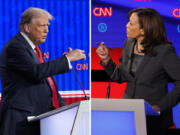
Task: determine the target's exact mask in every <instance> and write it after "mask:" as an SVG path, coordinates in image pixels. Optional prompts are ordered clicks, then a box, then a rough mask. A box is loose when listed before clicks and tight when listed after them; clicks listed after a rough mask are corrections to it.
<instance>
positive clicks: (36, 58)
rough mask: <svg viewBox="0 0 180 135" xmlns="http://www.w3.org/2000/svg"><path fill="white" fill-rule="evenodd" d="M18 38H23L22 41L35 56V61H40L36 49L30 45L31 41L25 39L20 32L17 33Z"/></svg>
mask: <svg viewBox="0 0 180 135" xmlns="http://www.w3.org/2000/svg"><path fill="white" fill-rule="evenodd" d="M17 38H18V39H19V40H21V42H23V44H24V45H25V47H26V48H27V51H28V52H29V53H30V55H31V56H32V57H33V59H34V61H35V62H36V63H40V61H39V59H38V57H37V55H36V53H35V52H34V50H33V49H32V47H31V46H30V45H29V43H28V42H27V41H26V39H24V37H23V36H22V35H21V34H20V32H19V33H18V34H17Z"/></svg>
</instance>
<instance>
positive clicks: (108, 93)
mask: <svg viewBox="0 0 180 135" xmlns="http://www.w3.org/2000/svg"><path fill="white" fill-rule="evenodd" d="M117 68H118V66H116V67H115V69H114V71H113V73H112V75H111V76H110V79H109V85H108V87H107V96H106V97H107V98H108V99H109V97H110V93H111V80H112V78H113V76H114V74H115V72H116V70H117Z"/></svg>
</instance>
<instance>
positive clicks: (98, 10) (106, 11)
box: [93, 7, 112, 17]
mask: <svg viewBox="0 0 180 135" xmlns="http://www.w3.org/2000/svg"><path fill="white" fill-rule="evenodd" d="M93 14H94V15H95V16H97V17H99V16H102V15H103V16H112V7H109V8H107V7H104V8H102V7H95V8H94V9H93Z"/></svg>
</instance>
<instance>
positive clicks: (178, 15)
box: [172, 8, 180, 18]
mask: <svg viewBox="0 0 180 135" xmlns="http://www.w3.org/2000/svg"><path fill="white" fill-rule="evenodd" d="M172 14H173V16H174V17H176V18H180V8H175V9H174V10H173V11H172Z"/></svg>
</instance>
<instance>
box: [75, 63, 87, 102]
mask: <svg viewBox="0 0 180 135" xmlns="http://www.w3.org/2000/svg"><path fill="white" fill-rule="evenodd" d="M72 70H73V72H74V74H75V76H76V78H77V80H78V82H79V84H80V86H81V89H82V91H83V93H84V97H85V99H86V100H88V97H87V96H86V93H85V90H84V87H83V85H82V83H81V81H80V79H79V77H78V75H77V73H76V71H75V70H74V68H73V66H72Z"/></svg>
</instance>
